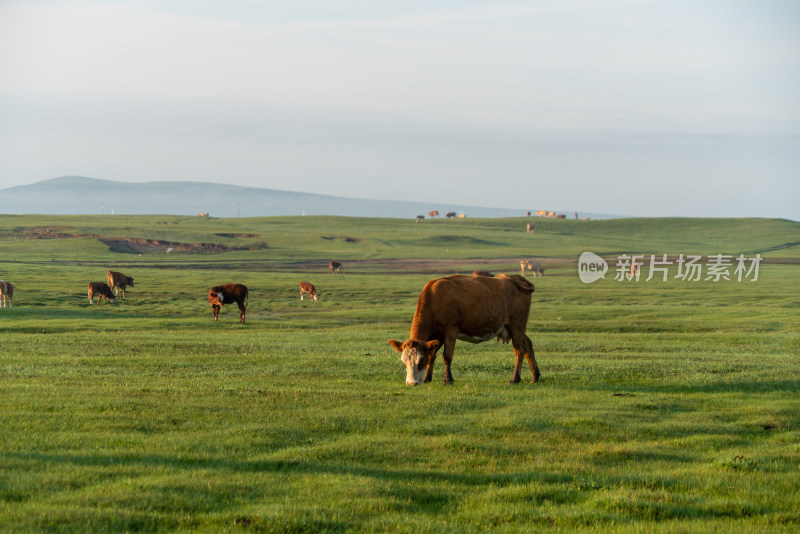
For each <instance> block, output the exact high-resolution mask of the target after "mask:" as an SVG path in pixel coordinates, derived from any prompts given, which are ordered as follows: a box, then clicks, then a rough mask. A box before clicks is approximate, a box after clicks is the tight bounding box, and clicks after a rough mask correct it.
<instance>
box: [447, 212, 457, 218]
mask: <svg viewBox="0 0 800 534" xmlns="http://www.w3.org/2000/svg"><path fill="white" fill-rule="evenodd" d="M444 216H445V217H447V218H448V219H453V218H455V216H456V212H454V211H448V212H447V213H445V214H444Z"/></svg>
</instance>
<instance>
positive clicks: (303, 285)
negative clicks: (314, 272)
mask: <svg viewBox="0 0 800 534" xmlns="http://www.w3.org/2000/svg"><path fill="white" fill-rule="evenodd" d="M306 293H308V296H309V297H311V298H312V299H314V302H316V301H317V288H316V287H314V284H310V283H308V282H300V300H303V295H304V294H306Z"/></svg>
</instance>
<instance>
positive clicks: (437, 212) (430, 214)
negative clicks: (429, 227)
mask: <svg viewBox="0 0 800 534" xmlns="http://www.w3.org/2000/svg"><path fill="white" fill-rule="evenodd" d="M428 215H429V216H430V218H431V219H433V218H434V217H438V216H439V210H431V211H429V212H428Z"/></svg>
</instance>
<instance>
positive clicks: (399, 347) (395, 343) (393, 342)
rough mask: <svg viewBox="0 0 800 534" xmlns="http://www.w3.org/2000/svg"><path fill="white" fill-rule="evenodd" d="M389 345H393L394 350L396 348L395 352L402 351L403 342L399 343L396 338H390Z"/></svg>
mask: <svg viewBox="0 0 800 534" xmlns="http://www.w3.org/2000/svg"><path fill="white" fill-rule="evenodd" d="M389 345H391V346H393V347H394V350H396V351H397V352H403V343H401V342H400V341H397V340H396V339H390V340H389Z"/></svg>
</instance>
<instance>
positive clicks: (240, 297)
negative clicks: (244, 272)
mask: <svg viewBox="0 0 800 534" xmlns="http://www.w3.org/2000/svg"><path fill="white" fill-rule="evenodd" d="M247 301H248V296H247V287H246V286H243V285H242V284H223V285H221V286H214V287H212V288H211V289H209V290H208V302H209V303H210V304H211V311H212V313H213V315H214V320H215V321H216V320H217V318H218V317H219V309H220V308H221V307H222V305H223V304H230V303H232V302H235V303H236V305H237V306H239V322H240V323H244V314H245V310H246V309H247Z"/></svg>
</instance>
